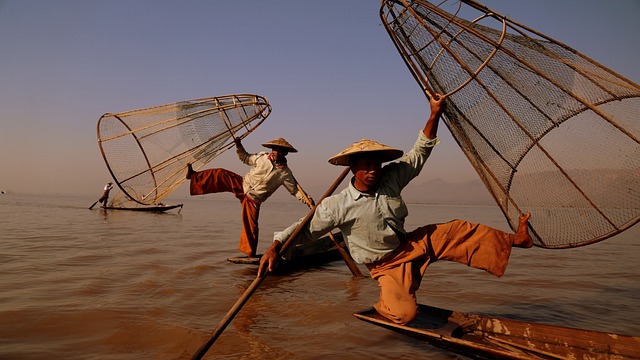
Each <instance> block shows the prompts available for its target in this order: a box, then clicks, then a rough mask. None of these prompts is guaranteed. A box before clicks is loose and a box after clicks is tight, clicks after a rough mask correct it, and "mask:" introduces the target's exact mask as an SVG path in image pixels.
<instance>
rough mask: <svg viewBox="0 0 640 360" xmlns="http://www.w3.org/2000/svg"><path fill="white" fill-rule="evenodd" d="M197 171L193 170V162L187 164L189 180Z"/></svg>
mask: <svg viewBox="0 0 640 360" xmlns="http://www.w3.org/2000/svg"><path fill="white" fill-rule="evenodd" d="M193 173H195V171H193V167H192V166H191V164H187V180H190V179H191V175H192V174H193Z"/></svg>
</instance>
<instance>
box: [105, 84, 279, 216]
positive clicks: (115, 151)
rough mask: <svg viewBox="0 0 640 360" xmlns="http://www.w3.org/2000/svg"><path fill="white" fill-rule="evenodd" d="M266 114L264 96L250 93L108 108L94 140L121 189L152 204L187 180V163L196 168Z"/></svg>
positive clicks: (131, 196)
mask: <svg viewBox="0 0 640 360" xmlns="http://www.w3.org/2000/svg"><path fill="white" fill-rule="evenodd" d="M270 113H271V105H269V103H268V101H267V99H266V98H264V97H261V96H258V95H250V94H237V95H226V96H220V97H211V98H203V99H195V100H187V101H181V102H176V103H171V104H166V105H161V106H155V107H150V108H145V109H139V110H133V111H127V112H122V113H117V114H111V113H109V114H105V115H103V116H102V117H100V119H99V120H98V145H99V147H100V151H101V153H102V156H103V158H104V160H105V163H106V164H107V168H108V169H109V172H111V175H112V177H113V179H114V180H115V182H116V184H117V185H118V187H119V188H120V190H121V191H122V192H123V193H124V194H125V195H126V196H127V197H128V198H130V199H132V200H134V201H136V202H138V203H140V204H145V205H151V204H156V203H158V202H159V201H160V200H162V199H164V198H165V197H166V196H168V195H169V194H170V193H171V192H172V191H174V190H175V189H176V188H177V187H178V186H180V184H182V183H183V182H184V181H185V175H186V169H187V164H192V166H193V168H194V169H200V168H201V167H202V166H204V165H205V164H206V163H208V162H209V161H211V160H212V159H213V158H215V157H216V156H218V155H220V154H221V153H222V152H224V151H226V150H228V149H229V148H231V147H233V146H234V143H233V138H238V139H242V138H244V137H246V136H247V135H248V134H249V133H250V132H251V131H253V130H254V129H255V128H257V127H258V126H259V125H260V124H261V123H262V122H263V121H264V120H265V119H266V118H267V116H268V115H269V114H270Z"/></svg>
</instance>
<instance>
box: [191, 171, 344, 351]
mask: <svg viewBox="0 0 640 360" xmlns="http://www.w3.org/2000/svg"><path fill="white" fill-rule="evenodd" d="M348 173H349V167H347V168H346V169H344V171H343V172H342V174H340V176H338V178H337V179H336V181H335V182H334V183H333V184H332V185H331V187H330V188H329V189H328V190H327V192H326V193H325V194H324V195H323V196H322V198H321V199H320V201H322V199H324V198H326V197H327V196H329V195H331V194H333V192H334V191H336V188H337V187H338V186H339V185H340V183H341V182H342V180H344V178H345V176H347V174H348ZM320 201H318V203H320ZM313 212H314V211H313V209H312V210H311V211H310V212H309V213H308V214H307V216H305V217H304V219H303V220H302V222H301V223H300V225H298V227H297V228H296V230H295V231H294V232H293V233H292V234H291V235H290V236H289V238H287V240H286V241H285V242H284V244H282V247H281V249H280V253H283V252H284V251H285V250H286V249H287V248H288V247H289V245H290V244H292V243H293V240H294V239H295V238H296V237H297V236H298V234H300V232H301V231H302V229H303V228H304V227H305V226H306V225H307V224H308V223H309V221H311V218H312V217H313ZM268 274H269V272H268V271H266V272H265V273H264V275H262V276H256V278H255V280H253V282H252V283H251V285H249V287H248V288H247V290H245V292H244V294H242V296H240V298H239V299H238V300H237V301H236V303H235V304H233V306H232V307H231V309H230V310H229V311H228V312H227V315H225V317H224V318H222V320H221V321H220V323H219V324H218V327H217V328H215V330H213V332H212V333H211V335H210V336H209V339H207V341H205V342H204V344H202V345H201V346H200V348H199V349H198V351H196V353H195V354H194V355H193V356H192V357H191V359H192V360H196V359H202V357H203V356H204V355H205V354H206V353H207V351H209V348H211V345H213V343H214V342H215V341H216V340H217V339H218V337H219V336H220V334H222V332H223V331H224V329H225V328H226V327H227V325H229V323H230V322H231V320H233V318H234V317H235V316H236V315H237V314H238V312H240V309H242V307H243V306H244V304H246V303H247V301H248V300H249V298H250V297H251V295H253V293H254V292H255V291H256V290H257V289H258V287H259V286H260V284H261V283H262V281H263V280H264V279H266V278H267V275H268Z"/></svg>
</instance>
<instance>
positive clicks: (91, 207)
mask: <svg viewBox="0 0 640 360" xmlns="http://www.w3.org/2000/svg"><path fill="white" fill-rule="evenodd" d="M98 201H100V199H98V200H96V202H94V203H93V204H92V205H91V206H89V210H91V209H93V207H94V206H96V204H97V203H98Z"/></svg>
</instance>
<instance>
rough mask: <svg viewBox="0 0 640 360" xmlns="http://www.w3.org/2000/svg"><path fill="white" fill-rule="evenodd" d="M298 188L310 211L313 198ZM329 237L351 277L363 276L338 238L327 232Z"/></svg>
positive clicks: (358, 277)
mask: <svg viewBox="0 0 640 360" xmlns="http://www.w3.org/2000/svg"><path fill="white" fill-rule="evenodd" d="M298 190H299V191H300V193H301V194H302V196H304V198H305V199H306V200H307V203H308V204H309V207H310V208H311V210H312V211H313V210H315V206H316V204H314V203H313V200H311V199H309V197H308V196H306V193H305V192H304V190H302V187H301V186H300V184H298ZM329 239H331V241H332V242H333V244H334V245H335V246H336V248H338V252H339V253H340V256H342V259H343V260H344V262H345V263H346V264H347V267H348V268H349V270H351V274H352V275H353V277H354V278H356V279H362V278H364V275H363V274H362V271H360V269H359V268H358V265H356V263H355V262H354V261H353V258H352V257H351V255H349V253H348V252H347V251H346V250H345V249H344V248H343V247H342V246H340V243H338V240H336V238H335V237H333V234H332V233H331V232H329Z"/></svg>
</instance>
